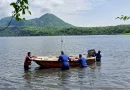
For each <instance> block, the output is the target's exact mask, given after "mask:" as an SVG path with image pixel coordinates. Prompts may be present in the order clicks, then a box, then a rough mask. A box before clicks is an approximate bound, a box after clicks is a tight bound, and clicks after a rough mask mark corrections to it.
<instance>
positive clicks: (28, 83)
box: [23, 71, 33, 88]
mask: <svg viewBox="0 0 130 90" xmlns="http://www.w3.org/2000/svg"><path fill="white" fill-rule="evenodd" d="M23 78H24V79H25V80H26V84H25V86H26V87H29V88H32V87H33V86H32V85H31V79H32V75H31V71H25V72H24V75H23Z"/></svg>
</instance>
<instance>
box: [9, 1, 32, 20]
mask: <svg viewBox="0 0 130 90" xmlns="http://www.w3.org/2000/svg"><path fill="white" fill-rule="evenodd" d="M10 5H11V6H13V8H14V11H13V15H12V17H15V18H16V20H17V21H21V20H25V18H22V17H21V16H22V15H21V14H23V15H24V14H26V12H28V13H29V14H30V15H31V12H30V10H29V6H28V5H29V4H28V0H17V1H16V2H12V3H11V4H10Z"/></svg>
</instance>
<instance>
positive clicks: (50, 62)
mask: <svg viewBox="0 0 130 90" xmlns="http://www.w3.org/2000/svg"><path fill="white" fill-rule="evenodd" d="M33 58H35V59H34V61H35V62H36V63H37V64H38V65H40V66H41V67H42V68H60V67H61V62H58V56H35V57H34V56H33ZM69 58H70V59H71V61H69V64H70V66H71V67H79V66H80V63H79V62H75V60H78V56H70V57H69ZM94 62H95V57H89V58H87V64H88V65H91V64H93V63H94Z"/></svg>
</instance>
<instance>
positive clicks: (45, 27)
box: [0, 13, 130, 36]
mask: <svg viewBox="0 0 130 90" xmlns="http://www.w3.org/2000/svg"><path fill="white" fill-rule="evenodd" d="M10 18H11V17H6V18H3V19H1V20H0V29H2V28H4V27H6V24H7V22H8V21H9V20H10ZM124 33H130V25H118V26H107V27H75V26H73V25H71V24H68V23H66V22H64V21H63V20H61V19H59V18H58V17H56V16H55V15H53V14H49V13H47V14H45V15H43V16H41V17H40V18H35V19H31V20H27V21H26V22H25V21H21V22H18V21H17V20H15V19H13V20H12V23H11V24H10V26H9V27H8V28H7V29H6V30H4V31H0V36H49V35H51V36H54V35H115V34H124Z"/></svg>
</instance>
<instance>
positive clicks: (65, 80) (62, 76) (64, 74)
mask: <svg viewBox="0 0 130 90" xmlns="http://www.w3.org/2000/svg"><path fill="white" fill-rule="evenodd" d="M70 77H71V76H70V72H69V71H61V72H60V73H59V81H60V83H59V84H60V85H59V86H61V87H60V88H61V89H64V90H69V86H68V85H69V83H70Z"/></svg>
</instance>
